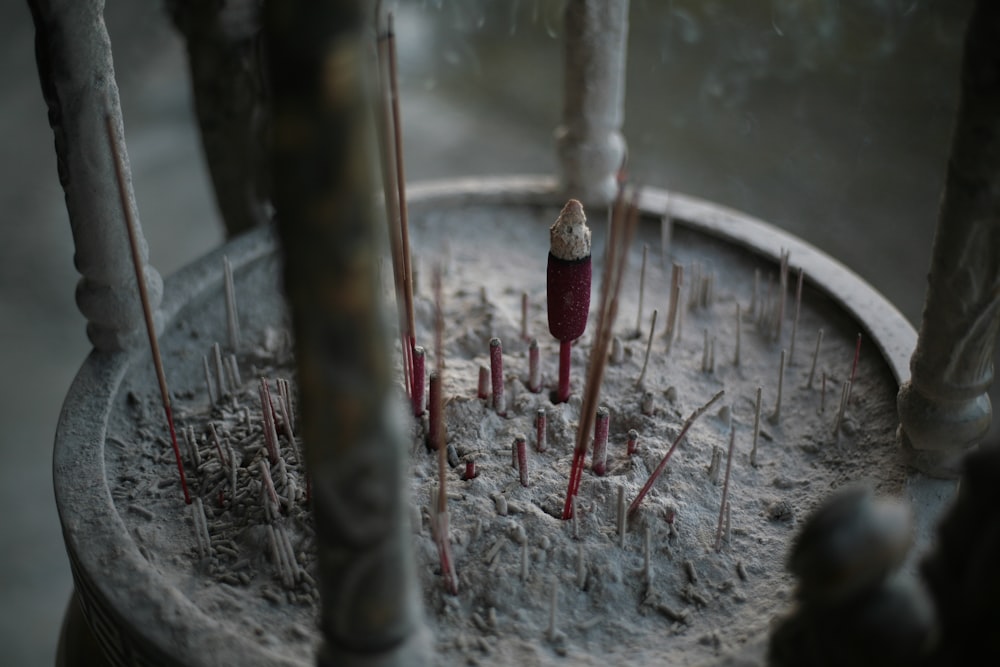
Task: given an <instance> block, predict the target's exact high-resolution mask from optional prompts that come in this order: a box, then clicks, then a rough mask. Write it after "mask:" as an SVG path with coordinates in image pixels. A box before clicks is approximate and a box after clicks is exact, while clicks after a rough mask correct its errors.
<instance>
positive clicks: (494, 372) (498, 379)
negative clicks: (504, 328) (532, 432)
mask: <svg viewBox="0 0 1000 667" xmlns="http://www.w3.org/2000/svg"><path fill="white" fill-rule="evenodd" d="M490 380H491V383H492V386H493V409H494V410H495V411H496V413H497V414H498V415H500V416H501V417H506V416H507V402H506V400H505V399H504V395H503V346H502V344H501V343H500V339H499V338H491V339H490Z"/></svg>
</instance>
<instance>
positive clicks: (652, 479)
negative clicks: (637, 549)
mask: <svg viewBox="0 0 1000 667" xmlns="http://www.w3.org/2000/svg"><path fill="white" fill-rule="evenodd" d="M725 393H726V390H725V389H720V390H719V392H718V393H717V394H716V395H715V396H713V397H712V398H710V399H709V400H708V402H707V403H705V404H704V405H703V406H701V407H700V408H698V409H697V410H695V411H694V412H692V413H691V416H690V417H688V418H687V421H686V422H684V426H682V427H681V432H680V433H678V434H677V437H676V438H674V442H673V443H672V444H671V445H670V449H668V450H667V453H666V454H665V455H664V456H663V459H662V460H661V461H660V463H659V465H657V466H656V469H655V470H654V471H653V474H651V475H650V476H649V479H647V480H646V483H645V484H643V486H642V490H641V491H639V495H637V496H636V497H635V500H633V501H632V504H631V505H629V506H628V513H629V516H631V515H632V514H635V512H636V510H638V509H639V505H640V504H641V503H642V499H643V498H645V497H646V494H647V493H649V490H650V489H651V488H653V484H655V483H656V480H657V479H659V478H660V475H662V474H663V470H664V469H665V468H666V467H667V462H668V461H669V460H670V457H671V456H673V454H674V450H675V449H677V445H679V444H680V443H681V440H683V439H684V436H685V435H687V432H688V430H690V428H691V425H692V424H694V422H695V421H696V420H697V419H698V417H701V416H702V415H703V414H705V412H707V411H708V409H709V408H710V407H712V404H713V403H715V402H716V401H718V400H719V399H720V398H722V397H723V396H724V395H725Z"/></svg>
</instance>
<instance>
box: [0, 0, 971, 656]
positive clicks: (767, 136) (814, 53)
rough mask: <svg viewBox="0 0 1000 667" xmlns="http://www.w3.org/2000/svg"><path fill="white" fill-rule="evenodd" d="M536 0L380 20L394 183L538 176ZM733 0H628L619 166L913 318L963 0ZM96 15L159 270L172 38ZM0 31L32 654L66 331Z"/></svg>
mask: <svg viewBox="0 0 1000 667" xmlns="http://www.w3.org/2000/svg"><path fill="white" fill-rule="evenodd" d="M556 4H558V3H555V2H538V3H535V2H527V1H526V2H520V3H516V5H515V3H513V2H510V3H497V2H492V3H484V5H486V6H487V7H488V8H489V10H488V11H484V12H480V11H478V10H476V9H474V10H469V9H467V7H469V6H472V5H473V3H465V2H464V0H463V1H462V2H459V1H458V0H426V1H425V2H412V3H407V5H408V6H413V7H415V9H414V10H412V11H407V12H404V13H403V14H402V15H401V17H400V19H399V21H398V24H397V26H398V33H399V34H400V50H401V59H402V60H403V65H404V72H403V82H404V85H405V86H406V97H404V99H403V114H404V116H405V120H406V127H405V130H404V138H405V140H406V143H407V151H408V152H407V156H408V160H407V168H408V176H409V177H410V179H416V178H426V177H434V176H455V175H465V174H470V173H476V174H488V173H494V172H496V173H518V172H544V173H551V172H552V170H553V167H554V163H555V159H554V150H553V145H552V129H553V128H554V127H555V125H556V123H557V122H558V114H559V109H560V106H561V101H560V100H559V99H558V95H559V93H558V91H559V89H560V86H559V83H558V82H559V58H560V55H559V54H560V49H559V45H558V42H557V41H556V40H555V39H553V38H552V37H550V36H549V34H548V32H549V31H550V30H551V31H552V32H554V33H558V29H557V25H558V21H556V20H553V19H551V18H550V15H552V14H553V10H552V8H553V7H555V5H556ZM747 4H751V3H747ZM752 4H754V5H761V6H764V9H761V10H759V13H753V12H754V11H758V10H741V11H745V12H747V13H745V14H741V15H736V14H734V13H733V11H734V9H735V8H736V7H737V6H743V5H744V3H737V2H735V1H730V2H704V1H703V0H685V1H681V0H677V1H675V2H672V3H661V2H652V1H644V0H633V9H632V18H631V28H630V33H631V46H630V53H629V56H630V63H629V73H628V81H627V98H626V99H627V101H626V125H625V136H626V139H627V140H628V142H629V145H630V152H631V158H632V159H631V173H632V175H633V176H634V177H635V178H636V179H638V180H640V181H644V182H647V183H650V184H655V185H658V186H662V187H667V188H675V189H678V190H682V191H686V192H689V193H690V194H694V195H698V196H701V197H705V198H709V199H713V200H716V201H718V202H720V203H723V204H726V205H729V206H732V207H734V208H738V209H741V210H744V211H746V212H748V213H750V214H752V215H755V216H757V217H760V218H763V219H765V220H768V221H770V222H773V223H775V224H777V225H779V226H781V227H783V228H785V229H787V230H789V231H791V232H793V233H795V234H798V235H800V236H802V237H803V238H804V239H806V240H808V241H810V242H812V243H814V244H815V245H817V246H819V247H820V248H822V249H823V250H825V251H827V252H828V253H829V254H831V255H833V256H834V257H836V258H838V259H840V260H842V261H844V262H845V263H846V264H848V265H849V266H851V267H852V268H853V269H855V270H856V271H858V272H859V273H860V274H861V275H862V276H863V277H865V278H866V279H868V280H869V281H871V282H872V283H873V284H874V285H875V286H876V287H877V288H878V289H879V290H881V291H882V292H883V293H885V294H886V295H887V296H888V297H889V299H890V301H892V302H894V303H896V304H897V305H898V306H899V308H900V309H901V310H902V311H903V312H904V313H905V314H906V315H907V316H908V317H909V318H910V319H911V320H913V321H914V322H917V321H918V318H919V315H920V304H921V302H922V299H923V287H924V275H925V273H926V267H927V262H928V258H929V256H930V245H931V239H932V235H933V225H934V220H935V216H936V211H937V201H938V196H939V193H940V187H941V184H942V181H943V174H944V165H945V157H946V154H947V147H948V141H949V134H950V129H951V119H952V114H953V112H954V104H955V93H956V91H957V80H956V75H957V68H958V54H959V46H960V41H961V33H962V30H963V25H962V23H963V21H964V16H965V14H966V12H967V9H968V6H969V4H970V3H969V2H968V1H963V2H953V3H941V2H938V3H929V2H921V1H919V0H915V1H914V2H912V3H898V2H889V1H888V0H871V2H870V3H867V6H868V8H867V9H864V10H854V11H853V13H850V14H848V13H845V12H846V11H847V10H844V9H838V6H839V5H838V3H832V2H830V3H825V5H824V8H820V9H816V8H815V7H817V6H820V5H822V4H823V3H810V5H809V6H810V7H813V8H814V9H812V10H809V12H807V11H806V10H799V13H798V14H796V13H795V10H793V9H792V8H793V7H794V6H797V5H798V4H799V3H795V2H793V1H792V0H778V1H776V2H774V3H752ZM942 5H944V6H942ZM476 6H478V5H476ZM514 6H516V8H517V9H516V14H515V15H514V16H513V18H512V12H511V9H510V7H514ZM826 6H828V7H826ZM536 7H537V20H536V18H535V16H534V13H535V9H536ZM771 7H773V8H774V9H773V11H772V10H771V9H770V8H771ZM108 17H109V18H108V23H109V32H110V34H111V40H112V44H113V46H114V48H115V49H116V65H117V68H118V71H119V84H120V88H121V99H122V107H123V112H124V116H125V128H126V136H127V138H128V142H129V149H130V156H131V160H132V168H133V176H134V181H135V189H136V199H137V201H138V204H139V208H140V211H141V214H142V223H143V226H144V229H145V232H146V236H147V239H148V240H149V245H150V256H151V260H152V262H153V263H154V264H155V265H156V266H157V267H158V268H159V269H160V270H161V272H162V273H163V274H164V275H165V276H166V275H169V274H170V273H172V272H173V271H174V270H176V269H177V268H178V267H180V266H181V265H183V264H184V263H186V262H188V261H190V260H191V259H193V258H195V257H197V256H199V255H201V254H202V253H203V252H205V251H206V250H207V249H208V248H211V247H213V246H215V245H216V244H217V243H219V242H220V240H221V231H220V228H219V226H218V225H217V224H215V223H214V222H213V221H212V220H210V219H209V218H211V217H212V216H214V204H213V203H212V202H211V199H210V195H209V193H208V191H207V180H206V178H205V174H204V169H203V166H202V162H201V158H200V155H199V148H198V144H197V138H196V135H195V132H194V128H193V124H192V119H191V114H190V110H189V100H188V94H187V89H186V71H185V70H186V64H185V62H184V55H183V49H182V47H181V45H180V44H179V43H178V41H177V39H176V37H175V36H174V35H173V33H172V31H171V29H170V26H169V24H168V22H167V20H166V19H165V18H164V17H163V16H162V15H161V13H160V10H159V6H158V5H157V4H156V3H154V2H152V0H146V1H145V2H126V1H125V0H112V2H110V3H109V7H108ZM418 17H423V18H425V19H426V20H424V21H416V19H417V18H418ZM0 36H2V39H0V62H2V63H3V72H4V78H3V81H4V85H3V87H2V88H0V96H2V97H0V105H2V106H0V109H2V110H3V111H2V113H0V146H2V151H0V206H2V208H0V210H3V212H4V213H3V215H4V216H5V219H4V221H3V227H2V229H3V232H2V237H0V238H2V241H3V242H2V243H0V350H2V352H0V370H2V372H3V379H4V381H3V384H2V388H0V425H2V426H3V429H2V436H0V452H2V454H3V456H4V458H3V465H2V466H0V498H2V503H3V508H4V511H3V519H2V520H0V521H2V523H0V526H2V527H3V529H4V533H3V538H2V541H0V646H2V649H0V663H2V664H10V665H47V664H51V662H52V659H53V656H54V652H55V642H56V636H57V632H58V626H59V622H60V619H61V615H62V611H63V608H64V605H65V602H66V598H67V596H68V594H69V590H70V577H69V568H68V565H67V562H66V557H65V554H64V551H63V547H62V540H61V536H60V532H59V524H58V520H57V517H56V514H55V508H54V502H53V500H52V490H51V486H52V485H51V473H50V459H51V446H52V438H53V434H54V431H55V425H56V420H57V417H58V411H59V406H60V403H61V401H62V397H63V396H64V394H65V392H66V389H67V388H68V386H69V382H70V380H71V378H72V376H73V374H74V373H75V371H76V368H77V367H78V366H79V364H80V362H81V361H82V360H83V357H84V355H85V354H86V352H87V349H88V345H87V341H86V337H85V335H84V321H83V318H82V316H80V315H79V314H78V313H77V311H76V308H75V306H74V303H73V289H74V286H75V284H76V280H77V275H76V272H75V271H74V269H73V266H72V247H71V240H70V232H69V224H68V222H67V219H66V212H65V208H64V207H63V204H62V195H61V191H60V189H59V185H58V182H57V179H56V173H55V157H54V151H53V150H52V135H51V132H50V131H49V129H48V125H47V123H46V120H45V107H44V104H43V102H42V98H41V93H40V91H39V87H38V83H37V78H36V74H35V67H34V62H33V55H32V54H33V51H32V39H33V30H32V27H31V21H30V16H29V13H28V10H27V8H26V7H25V6H23V5H22V4H21V3H19V2H7V3H2V4H0Z"/></svg>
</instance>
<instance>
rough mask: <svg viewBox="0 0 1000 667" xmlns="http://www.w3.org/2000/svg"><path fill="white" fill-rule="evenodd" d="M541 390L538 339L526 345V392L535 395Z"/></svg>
mask: <svg viewBox="0 0 1000 667" xmlns="http://www.w3.org/2000/svg"><path fill="white" fill-rule="evenodd" d="M541 390H542V368H541V363H540V362H539V349H538V339H536V338H532V339H531V342H530V343H529V344H528V391H530V392H531V393H532V394H537V393H538V392H540V391H541Z"/></svg>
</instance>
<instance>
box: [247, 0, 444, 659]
mask: <svg viewBox="0 0 1000 667" xmlns="http://www.w3.org/2000/svg"><path fill="white" fill-rule="evenodd" d="M363 5H364V3H362V2H360V1H358V0H353V1H346V0H344V1H329V2H323V3H313V2H307V1H306V0H294V1H293V0H275V1H273V2H269V3H267V4H266V5H265V8H264V25H265V38H266V40H267V44H268V75H269V83H270V86H271V90H272V93H273V99H274V107H273V137H272V154H271V173H272V174H273V175H274V183H273V192H274V204H275V210H276V215H277V220H278V230H279V235H280V238H281V242H282V246H283V248H284V255H285V289H286V291H287V295H288V299H289V302H290V306H291V312H292V322H293V327H294V332H295V348H296V359H297V364H298V372H299V383H300V389H301V394H302V398H301V404H300V405H301V411H302V434H303V440H304V441H305V445H306V462H307V468H308V470H309V474H310V476H311V479H312V501H313V510H314V516H315V520H316V532H317V536H318V552H319V570H320V571H319V574H320V582H319V583H320V592H321V598H322V611H321V619H320V626H321V629H322V632H323V638H324V641H323V646H322V647H321V649H320V654H319V656H318V664H319V665H321V666H332V665H365V666H371V665H380V666H381V665H422V664H428V663H429V650H428V648H427V647H428V642H427V641H426V640H427V636H426V634H427V633H426V631H425V629H424V626H423V623H422V619H421V606H420V601H419V598H418V595H417V586H416V575H415V571H414V564H413V558H412V555H411V551H410V544H409V540H408V529H407V528H406V526H405V522H406V518H405V517H406V516H407V514H406V513H405V512H404V510H405V504H406V500H407V499H406V497H405V492H404V489H405V488H406V487H405V484H404V482H403V462H404V446H403V436H402V429H401V425H400V424H399V423H398V422H397V419H396V416H395V414H394V411H393V410H392V409H390V398H391V391H390V390H391V370H390V355H389V345H388V339H387V337H386V332H385V330H384V326H383V324H384V323H383V315H384V313H383V312H382V310H383V307H382V305H381V304H380V293H381V292H380V289H379V286H378V282H377V257H378V255H379V248H378V244H377V242H376V220H375V215H374V214H375V209H374V204H375V198H374V196H373V191H372V183H371V174H372V169H371V156H372V150H371V146H370V145H369V140H368V138H369V136H370V132H369V131H368V129H369V128H368V127H367V120H368V116H367V114H368V113H369V110H370V108H371V107H370V105H369V104H368V102H367V100H366V99H365V96H364V88H365V86H364V82H363V78H364V64H365V54H366V53H367V52H368V51H369V48H368V42H367V41H366V40H367V39H370V35H369V34H368V33H366V32H364V30H363V27H364V22H363V14H362V6H363Z"/></svg>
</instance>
